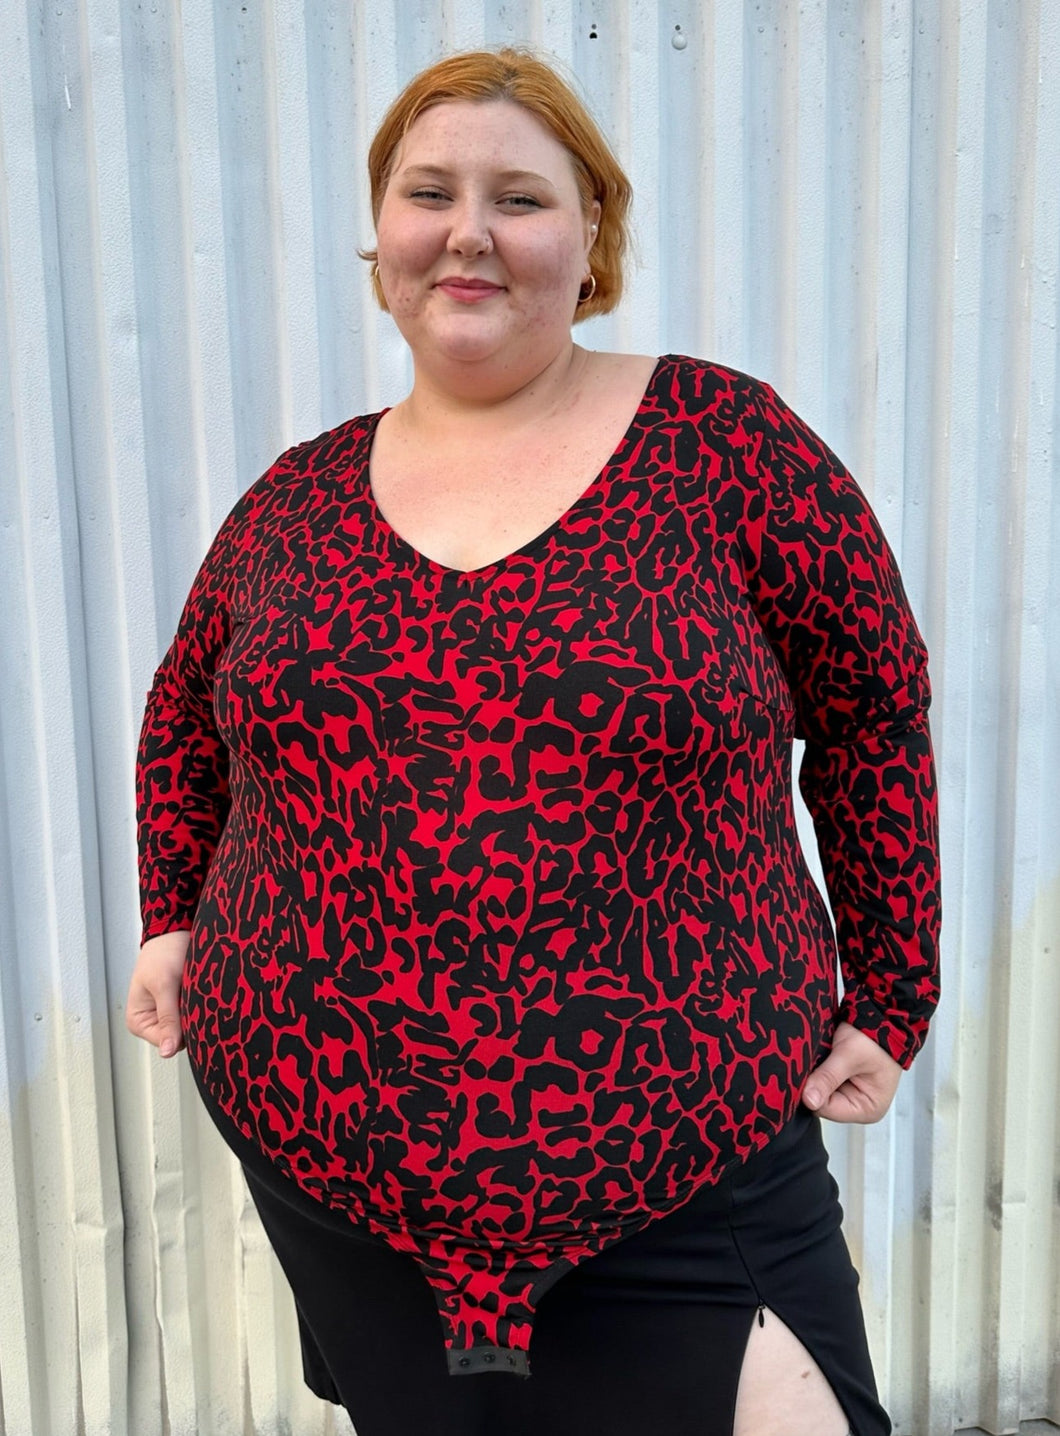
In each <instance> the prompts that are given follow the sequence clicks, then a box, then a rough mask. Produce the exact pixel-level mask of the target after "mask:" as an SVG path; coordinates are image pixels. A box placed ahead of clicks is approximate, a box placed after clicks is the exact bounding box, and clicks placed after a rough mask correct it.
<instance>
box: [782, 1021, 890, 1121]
mask: <svg viewBox="0 0 1060 1436" xmlns="http://www.w3.org/2000/svg"><path fill="white" fill-rule="evenodd" d="M901 1075H902V1069H901V1067H900V1066H899V1064H898V1063H897V1062H896V1061H895V1060H894V1058H893V1057H892V1056H891V1054H890V1053H889V1052H885V1051H884V1050H883V1048H882V1047H880V1046H878V1045H877V1044H876V1043H875V1042H873V1040H872V1038H871V1037H866V1035H865V1034H864V1032H859V1031H858V1029H857V1028H856V1027H851V1025H850V1023H849V1022H841V1023H840V1024H839V1026H838V1027H837V1028H836V1030H835V1037H834V1038H833V1039H832V1050H831V1052H829V1054H828V1056H827V1057H826V1058H825V1059H824V1061H823V1062H822V1063H821V1065H820V1066H819V1067H817V1068H815V1069H814V1071H813V1072H811V1073H810V1075H809V1077H808V1078H807V1079H806V1086H805V1087H804V1088H803V1089H802V1100H803V1104H804V1105H805V1106H807V1107H809V1109H810V1111H811V1112H816V1113H817V1114H818V1116H820V1117H827V1118H828V1120H829V1121H830V1122H878V1121H879V1120H880V1118H881V1117H882V1116H883V1115H884V1113H885V1112H886V1111H887V1108H888V1107H889V1106H890V1105H891V1102H892V1100H893V1099H894V1094H895V1092H896V1091H897V1090H898V1079H899V1077H901Z"/></svg>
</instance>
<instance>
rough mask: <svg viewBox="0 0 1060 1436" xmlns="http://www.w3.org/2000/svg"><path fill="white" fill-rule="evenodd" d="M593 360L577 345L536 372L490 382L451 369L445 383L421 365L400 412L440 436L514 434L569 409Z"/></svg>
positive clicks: (475, 372) (494, 376) (493, 377)
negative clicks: (447, 432)
mask: <svg viewBox="0 0 1060 1436" xmlns="http://www.w3.org/2000/svg"><path fill="white" fill-rule="evenodd" d="M590 360H591V356H590V355H589V354H588V353H587V352H586V351H585V350H584V349H582V348H580V347H579V346H578V345H577V344H573V343H571V344H569V345H567V346H566V347H565V348H564V349H563V350H562V351H561V353H559V354H557V355H556V356H555V358H554V359H552V360H551V361H550V362H549V363H548V364H546V365H545V367H544V368H543V369H540V370H537V371H535V372H530V373H527V372H513V371H509V370H500V371H497V370H493V371H491V372H490V374H489V375H488V376H484V375H483V374H482V373H481V372H480V370H479V368H478V366H477V365H468V366H467V368H466V372H463V371H461V370H457V371H456V372H454V371H453V369H452V368H451V367H450V368H447V369H446V373H445V375H444V377H443V376H440V375H438V374H436V373H434V372H433V371H432V370H431V368H430V367H429V366H428V365H426V364H423V363H421V362H420V360H418V359H417V360H416V364H415V379H414V382H413V386H412V392H411V393H410V394H409V396H408V398H407V399H405V400H404V401H403V402H402V403H401V404H399V405H397V406H396V410H400V412H401V418H402V421H403V423H404V424H406V425H407V426H408V427H410V428H415V429H427V428H429V429H431V430H432V431H433V432H435V433H438V432H439V431H440V430H444V429H446V428H449V427H452V428H461V429H463V430H465V431H466V429H467V427H468V425H478V426H480V427H488V426H490V425H493V424H498V425H503V426H504V427H505V428H506V429H507V430H508V431H511V429H513V428H517V427H518V426H520V425H522V424H527V425H530V424H536V423H538V422H540V420H541V419H543V418H544V417H545V416H546V415H548V414H551V413H554V412H555V411H556V410H557V409H559V408H563V407H564V406H565V405H566V404H568V403H569V402H570V401H571V399H572V398H573V396H574V394H575V393H576V391H577V389H578V386H579V384H580V382H581V380H582V379H583V378H584V376H585V372H586V370H587V368H588V367H589V364H590Z"/></svg>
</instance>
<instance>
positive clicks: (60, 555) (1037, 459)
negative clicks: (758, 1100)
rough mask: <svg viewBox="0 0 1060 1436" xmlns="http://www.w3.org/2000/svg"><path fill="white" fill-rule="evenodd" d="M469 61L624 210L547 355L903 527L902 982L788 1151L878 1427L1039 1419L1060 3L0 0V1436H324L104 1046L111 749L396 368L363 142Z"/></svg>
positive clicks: (1053, 1259)
mask: <svg viewBox="0 0 1060 1436" xmlns="http://www.w3.org/2000/svg"><path fill="white" fill-rule="evenodd" d="M504 40H517V41H529V42H532V43H534V44H536V45H540V46H543V47H545V48H546V49H548V50H550V51H552V52H553V53H554V54H555V55H558V56H559V57H560V58H561V59H562V60H563V61H565V62H566V63H567V64H568V65H569V66H570V67H571V68H572V69H573V71H574V72H575V74H576V75H577V76H578V78H579V80H580V82H581V84H582V86H583V88H584V90H585V91H586V92H587V94H588V96H589V98H590V100H591V102H592V104H593V106H594V107H595V109H596V111H597V113H598V114H599V116H600V118H601V119H602V120H603V122H604V123H605V125H606V127H607V128H608V129H609V131H610V133H611V134H612V135H613V137H614V139H615V142H616V144H617V147H618V149H619V151H620V153H621V155H622V157H623V159H624V160H625V161H626V162H627V164H628V167H629V170H630V173H631V176H632V178H633V181H634V185H635V188H636V192H637V208H636V224H637V237H638V250H639V265H638V268H637V270H636V273H635V275H634V277H633V283H632V286H631V293H630V296H629V299H628V302H627V303H626V304H625V306H624V308H623V310H622V312H621V314H620V315H618V316H617V317H615V318H613V319H610V320H605V321H596V322H594V323H593V324H591V325H589V326H586V328H585V329H584V330H583V331H582V334H583V337H584V339H585V340H587V341H588V342H590V343H594V344H596V345H607V344H613V345H615V346H617V347H634V348H637V349H640V350H645V351H658V350H687V351H690V352H692V353H696V354H701V355H708V356H712V357H716V358H719V359H722V360H725V361H727V362H730V363H734V364H736V365H739V366H741V367H743V368H746V369H749V370H751V371H753V372H756V373H758V374H760V375H762V376H764V377H766V378H768V379H770V380H772V381H773V382H774V383H776V384H777V385H778V386H779V388H780V389H781V392H782V393H784V394H785V396H786V397H788V398H789V399H790V400H791V401H793V402H794V403H795V405H796V407H797V408H799V409H800V410H801V411H802V413H803V414H804V415H805V416H806V417H807V418H808V419H809V420H810V421H811V422H812V423H813V424H815V426H817V427H818V428H819V429H820V430H821V431H822V432H823V433H824V434H825V436H826V437H827V438H828V439H829V441H830V442H831V443H832V445H833V447H835V448H836V449H837V450H838V451H839V452H840V453H841V454H842V455H843V456H844V458H845V459H846V460H847V461H848V462H849V463H850V464H851V466H852V467H853V468H854V470H855V472H857V473H858V474H859V475H860V477H861V478H862V480H863V482H864V485H865V487H866V488H867V489H868V491H869V492H870V494H871V495H872V496H873V497H874V501H875V503H876V506H877V508H878V511H879V513H880V515H881V518H882V520H883V522H884V524H885V526H886V528H887V530H888V532H889V534H890V536H891V539H892V540H893V542H894V544H895V546H896V548H897V550H898V552H899V555H900V558H901V560H902V563H903V566H904V571H905V573H906V575H907V579H908V587H909V589H910V592H911V595H912V597H913V600H914V603H915V605H916V607H917V609H918V612H919V613H920V615H921V617H922V620H923V627H924V629H925V631H926V634H927V637H928V639H929V642H930V644H931V647H932V650H933V655H934V673H935V682H936V690H937V700H936V701H937V706H936V735H937V742H938V752H939V758H940V763H941V773H942V780H943V787H944V794H943V796H944V809H943V833H944V843H945V857H946V863H947V868H946V911H947V927H946V935H945V955H946V972H947V988H946V997H945V1002H944V1005H943V1008H942V1010H941V1012H940V1015H939V1017H938V1021H937V1024H936V1027H935V1030H934V1036H933V1038H932V1040H931V1043H930V1045H929V1047H928V1049H927V1050H926V1052H925V1053H924V1055H923V1056H922V1057H921V1058H920V1060H919V1062H918V1064H917V1066H916V1068H915V1069H914V1074H913V1075H912V1076H911V1077H910V1078H908V1079H907V1080H906V1082H905V1083H904V1084H903V1088H902V1092H901V1095H900V1097H899V1100H898V1104H897V1108H896V1110H895V1112H894V1113H893V1115H892V1116H891V1117H889V1118H888V1120H887V1121H886V1122H884V1123H883V1124H882V1125H880V1126H879V1127H877V1128H873V1129H870V1130H867V1131H862V1130H844V1129H832V1131H831V1133H830V1136H831V1145H832V1148H833V1152H834V1154H835V1158H836V1164H837V1169H838V1172H839V1175H840V1177H841V1180H842V1185H843V1188H844V1194H845V1201H846V1206H847V1211H848V1220H849V1234H850V1238H851V1241H852V1245H853V1247H854V1249H855V1252H856V1254H857V1257H858V1260H859V1263H860V1265H861V1268H862V1271H863V1280H864V1294H865V1299H866V1307H867V1313H868V1318H869V1325H870V1333H871V1339H872V1344H873V1348H874V1352H875V1356H876V1360H877V1363H878V1371H879V1375H880V1378H881V1381H882V1385H883V1388H884V1392H885V1395H886V1399H887V1400H888V1401H889V1402H890V1404H891V1406H892V1408H893V1411H894V1414H895V1418H896V1422H897V1426H898V1430H899V1431H900V1432H901V1433H916V1436H948V1433H950V1432H952V1431H953V1430H954V1428H956V1427H962V1426H972V1425H976V1424H980V1425H982V1426H983V1427H985V1428H986V1429H988V1430H990V1431H993V1432H1003V1431H1012V1430H1014V1428H1015V1427H1016V1425H1017V1422H1018V1421H1019V1420H1021V1419H1028V1418H1032V1417H1045V1416H1049V1417H1051V1418H1052V1419H1053V1420H1054V1421H1057V1422H1060V1376H1058V1365H1060V1362H1058V1350H1060V1295H1058V1293H1060V1170H1058V1158H1057V1152H1058V1134H1060V1104H1058V1091H1060V1021H1058V1018H1060V961H1058V952H1060V802H1058V797H1060V785H1058V777H1060V762H1058V756H1060V482H1058V469H1060V457H1058V440H1057V419H1058V404H1060V389H1058V382H1057V361H1058V331H1057V302H1058V300H1057V273H1058V262H1060V6H1057V5H1056V4H1054V3H1053V0H699V3H696V0H683V3H682V0H658V3H648V0H599V3H588V0H585V3H582V0H573V3H572V0H511V3H503V4H502V3H496V0H436V3H428V0H359V3H358V0H304V3H300V0H272V3H267V0H248V3H245V4H240V3H236V0H213V3H212V4H211V3H210V0H184V3H183V4H180V3H179V0H168V3H167V0H151V3H148V0H142V3H140V0H49V3H47V4H45V3H37V0H0V176H2V186H3V188H2V201H3V202H2V204H0V466H2V480H0V617H2V623H0V645H2V648H0V703H2V707H0V743H2V750H0V751H2V764H0V954H2V960H0V1088H2V1092H3V1101H2V1102H0V1173H2V1177H0V1180H2V1189H0V1191H2V1201H0V1259H2V1263H3V1271H4V1274H5V1275H4V1280H3V1282H2V1283H0V1432H3V1433H6V1436H74V1433H80V1432H85V1433H89V1436H97V1433H104V1432H108V1433H109V1432H114V1433H132V1436H150V1433H159V1436H161V1433H163V1432H172V1433H176V1436H191V1433H196V1436H228V1433H240V1434H241V1436H246V1433H249V1432H255V1433H258V1436H267V1433H280V1432H288V1431H297V1432H298V1433H300V1436H301V1433H307V1436H308V1433H325V1432H336V1431H339V1430H348V1425H347V1424H345V1422H344V1418H341V1419H340V1418H337V1417H335V1416H333V1415H332V1414H329V1412H328V1411H327V1410H326V1409H325V1408H324V1407H322V1406H321V1405H320V1404H319V1403H317V1402H316V1401H315V1400H314V1399H313V1398H311V1397H309V1396H308V1395H307V1394H305V1393H304V1391H303V1390H302V1389H301V1387H300V1382H299V1378H298V1370H297V1367H298V1353H297V1342H296V1338H295V1333H294V1326H293V1320H292V1312H291V1307H290V1302H289V1299H288V1297H287V1296H286V1294H285V1292H284V1289H283V1287H282V1283H281V1282H280V1280H279V1279H278V1277H277V1274H276V1271H275V1268H274V1266H273V1262H272V1258H271V1256H270V1254H269V1253H268V1251H267V1249H266V1248H265V1246H264V1243H263V1239H262V1236H261V1234H260V1231H259V1228H258V1226H257V1223H256V1220H255V1219H254V1217H253V1215H252V1212H251V1211H250V1209H249V1204H248V1201H247V1198H246V1196H245V1194H244V1191H243V1189H242V1186H241V1183H240V1181H239V1180H238V1179H237V1177H236V1176H235V1174H234V1172H233V1169H232V1165H231V1163H230V1162H229V1160H228V1158H227V1155H226V1153H225V1152H224V1151H223V1150H222V1149H221V1148H220V1146H219V1143H218V1142H217V1141H216V1140H215V1138H214V1136H213V1134H212V1131H210V1130H208V1129H207V1126H206V1124H205V1123H204V1121H203V1119H202V1117H201V1116H200V1114H199V1112H198V1110H197V1106H196V1102H195V1099H194V1096H193V1094H192V1091H191V1088H190V1084H189V1082H188V1081H187V1073H186V1072H185V1071H182V1070H181V1068H180V1064H173V1065H172V1066H165V1067H163V1066H162V1065H161V1064H160V1063H159V1062H158V1061H157V1060H156V1059H155V1058H154V1056H153V1054H152V1053H151V1052H149V1051H148V1050H147V1049H146V1048H145V1047H142V1046H140V1045H138V1044H136V1043H135V1042H134V1041H133V1040H132V1039H131V1038H129V1037H128V1036H127V1035H126V1033H125V1031H124V1028H123V1024H122V1019H121V1009H122V1006H123V1000H124V990H125V986H126V983H127V980H128V974H129V971H130V968H131V965H132V962H133V957H134V949H135V944H136V935H137V917H136V894H135V888H134V854H133V821H132V794H131V766H132V751H133V745H134V739H135V734H136V730H137V727H138V723H139V717H140V709H141V704H142V698H143V693H144V690H145V688H146V686H147V683H148V681H149V678H150V674H151V672H152V670H153V667H154V665H155V662H156V661H157V659H158V657H159V655H160V653H161V651H162V650H163V649H164V647H165V645H166V643H167V642H168V639H169V637H170V634H171V631H172V628H173V625H174V621H175V618H176V615H177V612H178V609H179V605H180V603H181V600H182V598H183V596H184V593H185V591H186V589H187V586H188V583H189V581H190V579H191V576H192V574H193V572H194V569H195V566H196V564H197V562H198V560H199V558H200V557H201V555H202V553H203V551H204V549H205V546H206V544H207V542H208V539H209V537H210V535H211V533H212V531H213V530H214V528H215V527H216V525H217V524H218V522H219V521H220V519H221V517H222V516H223V514H224V513H225V511H226V510H227V509H228V507H229V506H230V504H231V503H232V501H233V499H234V498H235V496H236V495H237V493H238V492H239V491H240V490H242V489H243V488H244V487H245V486H246V485H247V484H248V483H249V482H250V481H251V480H252V479H253V478H254V477H255V476H256V475H257V473H258V472H259V471H260V470H261V469H263V468H264V467H265V466H266V464H267V463H268V462H269V461H270V460H271V459H272V458H273V456H274V455H275V454H276V453H277V452H278V451H279V450H280V449H281V448H283V447H284V446H285V445H286V444H288V443H289V442H290V441H291V440H292V439H294V438H295V437H305V436H309V435H311V434H314V433H316V432H318V431H319V430H320V429H321V428H323V427H325V426H327V425H331V424H333V423H335V422H337V421H338V420H340V419H342V418H344V417H346V416H347V415H349V414H351V413H354V412H358V411H362V410H364V409H365V408H367V407H372V406H375V405H377V404H378V403H379V402H380V401H381V400H383V399H386V398H390V399H393V398H395V397H397V396H399V395H400V393H401V392H403V385H404V383H405V381H406V375H407V366H406V361H405V357H404V355H403V352H402V346H401V343H400V341H399V340H398V338H397V337H396V334H395V331H394V330H393V329H392V327H391V325H390V323H389V321H388V320H386V319H384V318H383V317H382V316H380V315H379V314H378V312H377V311H376V310H375V309H374V308H373V306H372V304H371V302H370V298H369V290H368V285H367V281H366V275H365V271H364V267H363V265H362V264H361V263H360V261H358V260H357V258H356V256H355V250H356V248H357V246H358V245H359V244H363V243H365V242H366V241H368V240H369V239H370V237H371V235H370V227H369V220H368V215H367V210H366V204H365V186H364V181H363V176H362V158H363V155H364V152H365V149H366V144H367V139H368V137H369V136H370V134H371V131H372V128H373V125H374V123H375V122H376V121H377V119H378V118H379V116H380V115H381V112H382V108H383V106H384V105H385V103H386V102H387V100H388V99H389V98H390V97H391V96H392V95H393V93H394V92H395V91H396V90H397V88H398V87H399V85H400V84H401V82H402V81H403V80H404V79H405V78H407V77H408V76H409V75H410V74H411V73H412V72H414V71H415V70H416V69H417V68H419V67H420V66H421V65H423V64H424V63H426V62H428V61H430V60H431V59H432V58H434V57H435V56H437V55H439V54H440V53H442V52H443V51H445V50H450V49H453V48H463V47H469V46H478V45H481V44H483V43H485V44H495V43H498V42H501V41H504ZM646 1436H656V1433H646ZM659 1436H661V1433H659Z"/></svg>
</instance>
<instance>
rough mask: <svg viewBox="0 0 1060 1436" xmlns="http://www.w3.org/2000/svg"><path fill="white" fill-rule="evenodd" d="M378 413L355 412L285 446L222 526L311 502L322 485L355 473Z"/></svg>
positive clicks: (252, 522)
mask: <svg viewBox="0 0 1060 1436" xmlns="http://www.w3.org/2000/svg"><path fill="white" fill-rule="evenodd" d="M380 417H381V415H380V414H361V415H358V416H357V417H356V418H353V419H347V420H345V422H344V423H342V424H339V425H338V426H337V427H336V428H334V429H326V430H325V431H324V432H323V433H322V434H318V435H317V436H316V437H315V438H313V439H306V440H303V441H302V442H301V443H298V444H293V445H292V446H291V448H289V449H285V450H284V452H283V453H282V454H280V456H279V457H278V458H277V459H276V460H275V462H274V463H272V464H270V466H269V467H268V468H267V469H266V470H265V472H264V473H263V474H262V475H261V477H260V478H259V479H256V480H255V481H254V483H252V484H251V485H250V487H249V488H247V489H246V490H245V491H244V493H243V494H242V496H241V497H240V498H239V499H238V500H237V502H236V504H235V506H234V508H233V509H232V512H231V513H230V514H229V516H228V518H227V519H226V521H225V527H228V526H232V525H235V526H239V527H245V526H246V525H255V524H257V523H261V522H263V521H265V520H266V518H267V517H269V516H280V517H282V516H284V515H287V514H290V513H291V512H292V511H293V510H297V509H300V508H302V507H303V506H304V505H305V504H306V503H309V502H312V501H313V499H314V497H315V496H316V495H318V494H319V492H320V490H321V489H322V488H326V487H333V485H334V483H335V481H336V479H338V478H340V477H347V476H349V475H350V474H351V473H355V472H358V471H359V470H360V469H361V467H362V466H363V465H364V464H366V463H367V461H368V453H369V449H370V447H371V436H372V434H373V433H374V432H375V427H376V425H377V424H378V422H379V419H380Z"/></svg>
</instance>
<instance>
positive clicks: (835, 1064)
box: [802, 1047, 854, 1112]
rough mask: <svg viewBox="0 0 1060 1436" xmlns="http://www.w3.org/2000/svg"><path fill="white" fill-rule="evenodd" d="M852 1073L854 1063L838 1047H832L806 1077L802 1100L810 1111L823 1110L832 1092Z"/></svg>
mask: <svg viewBox="0 0 1060 1436" xmlns="http://www.w3.org/2000/svg"><path fill="white" fill-rule="evenodd" d="M853 1073H854V1064H853V1063H852V1061H851V1059H850V1058H849V1057H847V1056H844V1054H843V1050H842V1048H840V1047H833V1049H832V1051H831V1052H830V1053H829V1054H828V1056H827V1057H826V1058H825V1059H824V1061H823V1062H822V1063H821V1064H820V1066H818V1067H816V1068H814V1070H813V1071H812V1072H811V1073H810V1075H809V1077H807V1079H806V1086H805V1087H804V1088H803V1089H802V1100H803V1103H804V1105H805V1106H807V1107H809V1109H810V1111H811V1112H823V1109H824V1107H825V1105H826V1104H827V1103H828V1102H829V1100H830V1099H831V1097H832V1094H833V1092H835V1091H836V1090H837V1089H838V1088H839V1087H841V1086H842V1085H843V1083H844V1082H845V1081H846V1080H847V1079H848V1078H849V1077H851V1076H853Z"/></svg>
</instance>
